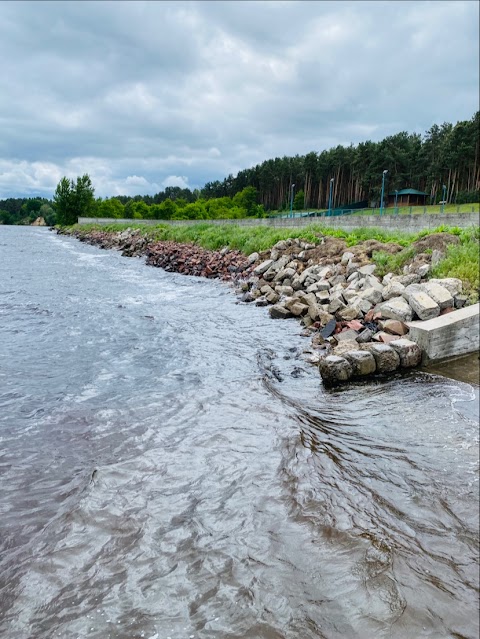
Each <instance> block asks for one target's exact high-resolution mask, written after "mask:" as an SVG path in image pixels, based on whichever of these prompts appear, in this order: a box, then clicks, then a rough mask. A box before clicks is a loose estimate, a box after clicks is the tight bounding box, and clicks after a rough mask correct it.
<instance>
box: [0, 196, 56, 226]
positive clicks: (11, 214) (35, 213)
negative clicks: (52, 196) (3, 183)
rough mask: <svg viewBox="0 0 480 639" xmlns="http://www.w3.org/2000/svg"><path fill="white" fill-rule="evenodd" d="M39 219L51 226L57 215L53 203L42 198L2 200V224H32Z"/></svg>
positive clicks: (0, 219)
mask: <svg viewBox="0 0 480 639" xmlns="http://www.w3.org/2000/svg"><path fill="white" fill-rule="evenodd" d="M37 217H43V218H44V220H45V222H46V223H47V224H48V225H49V226H51V225H52V224H55V220H56V214H55V209H54V208H53V203H52V202H51V201H50V200H47V199H45V198H40V197H32V198H14V197H9V198H7V199H6V200H0V224H31V223H32V222H34V221H35V220H36V219H37Z"/></svg>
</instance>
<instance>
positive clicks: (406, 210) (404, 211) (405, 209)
mask: <svg viewBox="0 0 480 639" xmlns="http://www.w3.org/2000/svg"><path fill="white" fill-rule="evenodd" d="M346 210H347V209H346ZM479 210H480V204H479V203H478V202H476V203H473V204H446V205H445V207H444V210H443V211H442V205H441V204H433V205H431V206H430V205H429V206H399V207H398V215H423V214H432V213H435V214H440V213H442V212H443V213H472V212H477V213H478V211H479ZM394 211H395V209H394V207H393V206H389V207H388V208H386V209H384V215H396V213H395V212H394ZM306 212H308V213H318V214H319V216H320V215H323V214H325V209H306V210H305V211H294V213H296V214H297V216H298V215H301V214H302V213H306ZM287 214H288V211H275V212H273V213H271V215H274V216H277V215H287ZM379 214H380V211H379V209H378V208H376V209H372V208H368V209H361V210H359V211H358V212H355V211H353V212H352V213H351V215H355V216H357V215H379ZM337 217H338V216H337Z"/></svg>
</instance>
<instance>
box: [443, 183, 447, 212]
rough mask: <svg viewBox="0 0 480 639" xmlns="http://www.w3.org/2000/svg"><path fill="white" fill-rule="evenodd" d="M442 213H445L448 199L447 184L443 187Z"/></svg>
mask: <svg viewBox="0 0 480 639" xmlns="http://www.w3.org/2000/svg"><path fill="white" fill-rule="evenodd" d="M442 193H443V195H442V213H444V212H445V200H446V199H447V187H446V186H445V184H444V185H443V186H442Z"/></svg>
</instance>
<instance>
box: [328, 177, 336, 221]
mask: <svg viewBox="0 0 480 639" xmlns="http://www.w3.org/2000/svg"><path fill="white" fill-rule="evenodd" d="M334 182H335V178H332V179H331V180H330V195H329V196H328V216H329V217H330V215H331V214H332V190H333V183H334Z"/></svg>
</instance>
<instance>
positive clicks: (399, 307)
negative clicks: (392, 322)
mask: <svg viewBox="0 0 480 639" xmlns="http://www.w3.org/2000/svg"><path fill="white" fill-rule="evenodd" d="M376 310H377V311H378V312H380V313H381V314H382V317H384V318H386V319H396V320H400V321H401V322H411V321H412V317H413V311H412V309H411V308H410V306H409V304H408V302H407V301H406V300H405V299H404V298H403V297H393V298H392V299H390V300H388V301H386V302H383V304H380V305H379V306H378V307H377V308H376Z"/></svg>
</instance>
